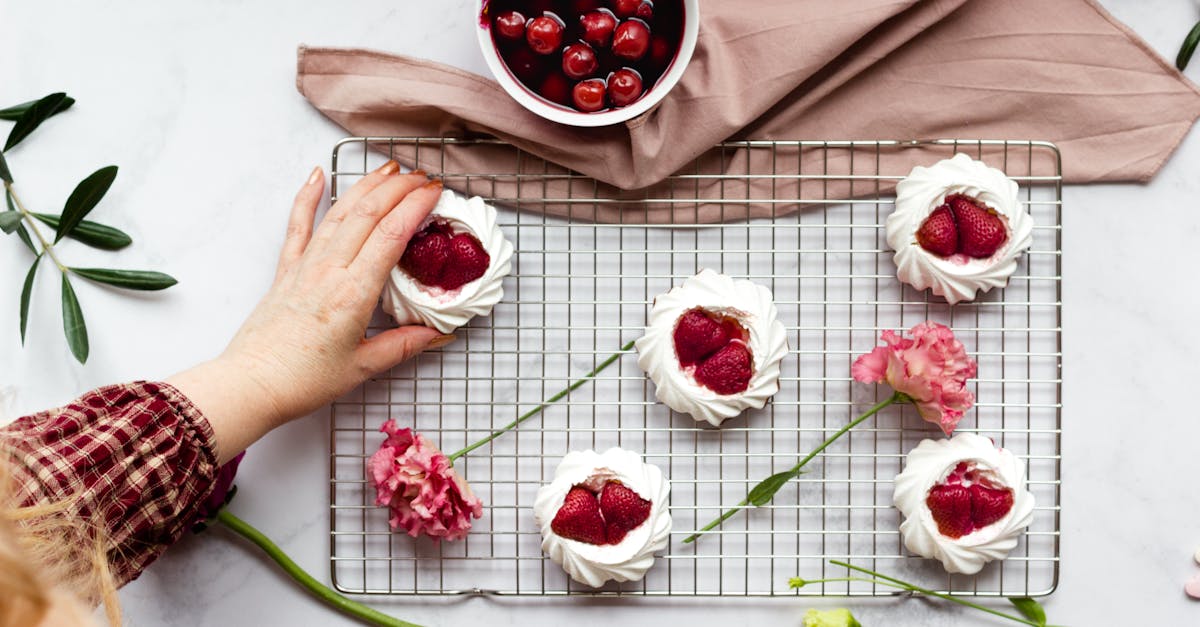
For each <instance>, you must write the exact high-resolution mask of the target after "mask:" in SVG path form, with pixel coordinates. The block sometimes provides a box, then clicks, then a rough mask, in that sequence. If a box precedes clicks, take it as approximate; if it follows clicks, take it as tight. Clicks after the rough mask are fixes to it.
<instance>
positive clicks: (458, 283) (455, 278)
mask: <svg viewBox="0 0 1200 627" xmlns="http://www.w3.org/2000/svg"><path fill="white" fill-rule="evenodd" d="M450 258H451V260H450V263H448V264H446V268H445V270H444V271H443V272H442V281H441V283H440V284H439V287H441V288H443V289H447V290H456V289H458V288H460V287H462V286H464V285H466V284H467V283H470V282H471V281H474V280H475V279H478V278H479V277H481V276H483V273H485V272H487V269H488V264H489V263H491V257H489V256H488V254H487V251H486V250H484V249H483V244H480V243H479V240H477V239H475V236H474V235H471V234H470V233H459V234H458V235H455V236H454V237H452V238H450Z"/></svg>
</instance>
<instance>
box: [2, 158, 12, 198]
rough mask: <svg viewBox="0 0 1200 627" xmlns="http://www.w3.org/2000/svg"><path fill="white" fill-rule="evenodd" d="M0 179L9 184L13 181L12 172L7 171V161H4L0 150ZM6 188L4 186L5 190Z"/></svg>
mask: <svg viewBox="0 0 1200 627" xmlns="http://www.w3.org/2000/svg"><path fill="white" fill-rule="evenodd" d="M0 180H2V181H4V182H5V183H9V184H12V182H13V180H12V172H9V171H8V161H6V160H5V159H4V153H3V152H0ZM7 190H8V188H7V187H6V188H5V191H7Z"/></svg>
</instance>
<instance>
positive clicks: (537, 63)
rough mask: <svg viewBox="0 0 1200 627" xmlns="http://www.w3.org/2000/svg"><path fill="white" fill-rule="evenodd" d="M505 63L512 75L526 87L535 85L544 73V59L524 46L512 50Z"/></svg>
mask: <svg viewBox="0 0 1200 627" xmlns="http://www.w3.org/2000/svg"><path fill="white" fill-rule="evenodd" d="M505 61H506V62H507V63H508V69H510V70H512V73H513V75H514V76H516V77H517V78H518V79H519V80H520V81H521V82H523V83H525V84H527V85H537V83H538V80H539V79H541V77H542V73H543V72H545V67H544V64H545V57H543V56H541V55H537V54H534V53H533V51H532V50H530V49H529V48H526V47H524V46H521V47H520V48H516V49H514V50H513V51H512V53H510V54H509V55H508V58H507V59H505Z"/></svg>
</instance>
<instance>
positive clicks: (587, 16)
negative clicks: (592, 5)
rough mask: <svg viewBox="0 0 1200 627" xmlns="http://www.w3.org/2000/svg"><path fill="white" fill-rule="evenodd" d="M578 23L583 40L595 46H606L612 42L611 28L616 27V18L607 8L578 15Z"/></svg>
mask: <svg viewBox="0 0 1200 627" xmlns="http://www.w3.org/2000/svg"><path fill="white" fill-rule="evenodd" d="M579 25H580V26H581V27H582V28H583V40H584V41H586V42H588V43H589V44H592V45H593V46H595V47H597V48H607V47H608V44H609V43H610V42H612V36H613V30H615V29H616V28H617V18H615V17H613V14H612V13H611V12H609V11H608V10H607V9H602V10H600V11H592V12H591V13H584V14H583V15H582V16H580V17H579Z"/></svg>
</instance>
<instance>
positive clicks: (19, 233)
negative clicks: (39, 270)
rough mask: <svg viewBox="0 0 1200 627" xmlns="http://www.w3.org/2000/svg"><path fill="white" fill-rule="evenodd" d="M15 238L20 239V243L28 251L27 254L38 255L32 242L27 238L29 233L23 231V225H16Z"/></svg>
mask: <svg viewBox="0 0 1200 627" xmlns="http://www.w3.org/2000/svg"><path fill="white" fill-rule="evenodd" d="M17 237H19V238H21V241H22V242H24V243H25V247H26V248H28V249H29V252H31V253H33V254H35V255H36V254H38V251H37V248H35V247H34V245H33V240H32V239H31V238H30V237H29V231H27V230H25V225H24V224H20V225H17Z"/></svg>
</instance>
